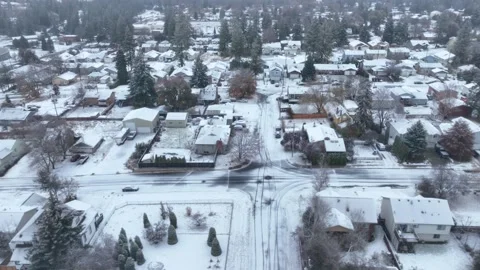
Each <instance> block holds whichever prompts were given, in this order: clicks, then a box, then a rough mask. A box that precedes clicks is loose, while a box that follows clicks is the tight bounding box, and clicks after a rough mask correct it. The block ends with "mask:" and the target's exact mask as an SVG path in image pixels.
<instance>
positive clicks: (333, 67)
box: [314, 64, 357, 76]
mask: <svg viewBox="0 0 480 270" xmlns="http://www.w3.org/2000/svg"><path fill="white" fill-rule="evenodd" d="M314 66H315V71H316V72H317V74H321V75H346V76H353V75H355V74H356V73H357V67H356V66H355V65H354V64H315V65H314Z"/></svg>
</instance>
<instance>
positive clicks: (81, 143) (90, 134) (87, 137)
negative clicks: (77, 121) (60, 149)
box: [69, 131, 103, 154]
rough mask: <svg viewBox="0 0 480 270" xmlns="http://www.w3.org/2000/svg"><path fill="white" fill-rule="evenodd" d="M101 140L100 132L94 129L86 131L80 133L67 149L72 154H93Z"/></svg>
mask: <svg viewBox="0 0 480 270" xmlns="http://www.w3.org/2000/svg"><path fill="white" fill-rule="evenodd" d="M102 142H103V136H102V134H99V133H97V132H95V131H87V132H85V133H83V134H82V137H81V138H80V139H78V141H77V142H76V143H74V144H73V145H72V147H70V149H69V151H70V152H71V153H74V154H93V153H95V151H97V149H98V148H99V147H100V145H101V144H102Z"/></svg>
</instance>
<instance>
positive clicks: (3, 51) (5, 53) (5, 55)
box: [0, 47, 11, 62]
mask: <svg viewBox="0 0 480 270" xmlns="http://www.w3.org/2000/svg"><path fill="white" fill-rule="evenodd" d="M10 57H11V56H10V51H9V50H8V48H4V47H0V62H2V61H5V60H8V59H10Z"/></svg>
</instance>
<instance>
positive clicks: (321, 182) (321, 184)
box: [313, 169, 330, 192]
mask: <svg viewBox="0 0 480 270" xmlns="http://www.w3.org/2000/svg"><path fill="white" fill-rule="evenodd" d="M313 176H314V177H315V179H314V180H313V189H314V190H315V191H316V192H319V191H322V190H324V189H325V188H326V187H328V183H329V182H330V177H329V175H328V172H327V170H326V169H320V170H316V171H315V172H314V173H313Z"/></svg>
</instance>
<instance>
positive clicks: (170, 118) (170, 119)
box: [165, 112, 188, 128]
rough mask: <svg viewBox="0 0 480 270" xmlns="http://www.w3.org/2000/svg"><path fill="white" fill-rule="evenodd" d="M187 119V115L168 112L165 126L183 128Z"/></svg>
mask: <svg viewBox="0 0 480 270" xmlns="http://www.w3.org/2000/svg"><path fill="white" fill-rule="evenodd" d="M187 119H188V113H186V112H169V113H167V117H166V118H165V126H166V127H167V128H185V127H187Z"/></svg>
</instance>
